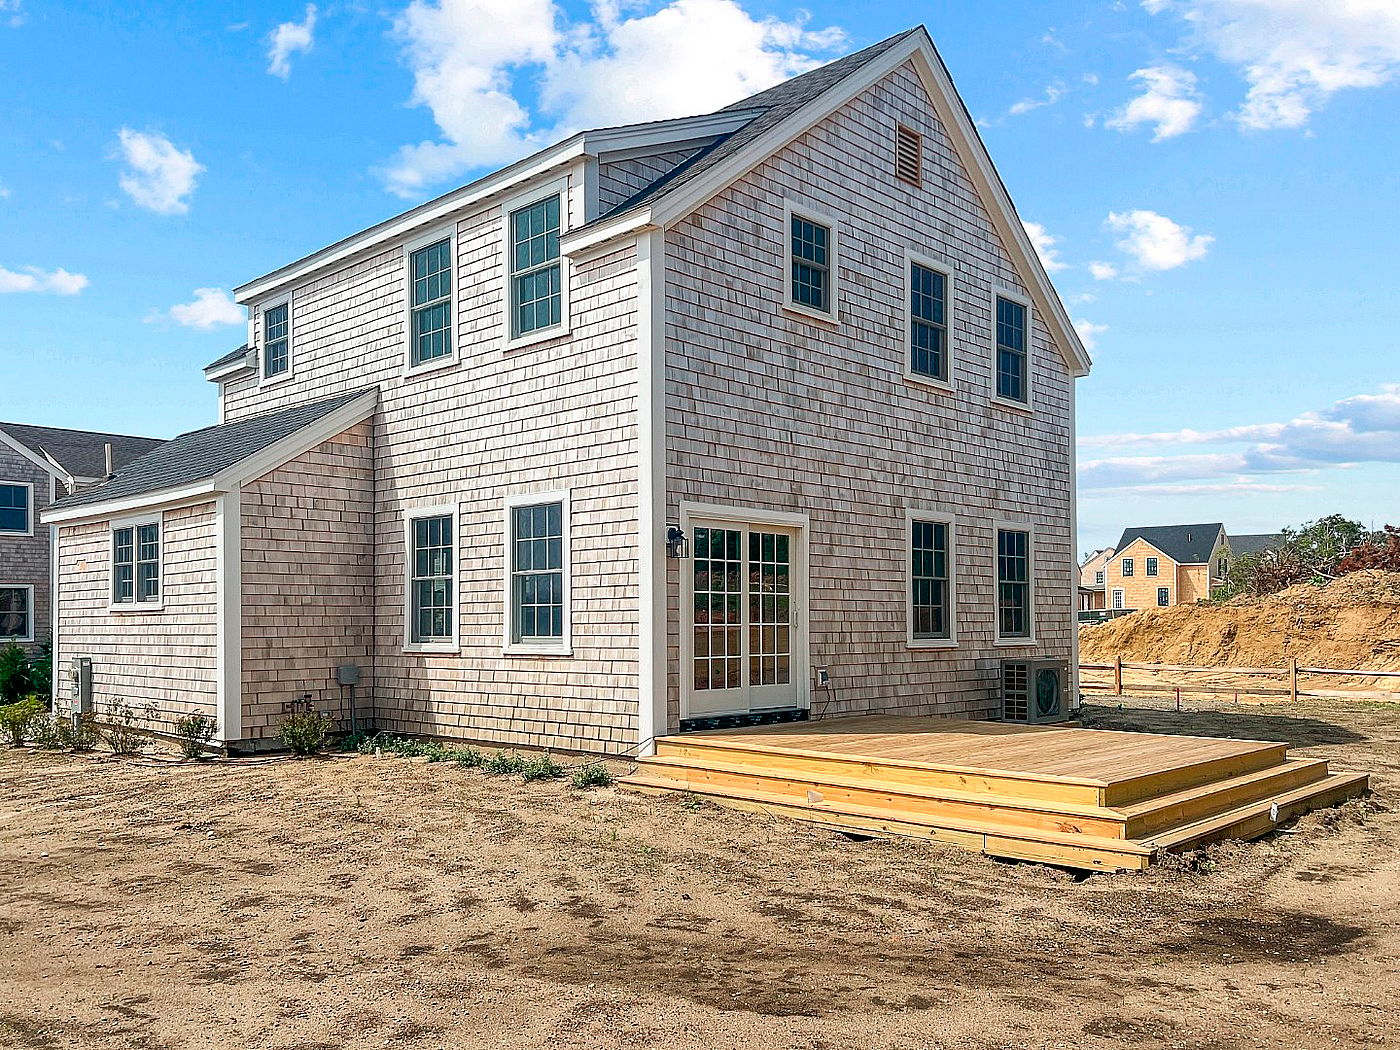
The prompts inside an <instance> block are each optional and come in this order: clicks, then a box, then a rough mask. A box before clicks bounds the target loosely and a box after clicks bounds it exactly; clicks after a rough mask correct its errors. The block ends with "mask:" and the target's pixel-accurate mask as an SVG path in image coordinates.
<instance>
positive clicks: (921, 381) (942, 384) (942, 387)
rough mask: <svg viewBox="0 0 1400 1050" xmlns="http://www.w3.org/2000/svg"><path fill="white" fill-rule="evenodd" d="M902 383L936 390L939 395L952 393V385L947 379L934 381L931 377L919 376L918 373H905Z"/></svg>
mask: <svg viewBox="0 0 1400 1050" xmlns="http://www.w3.org/2000/svg"><path fill="white" fill-rule="evenodd" d="M904 381H905V382H906V383H910V384H912V385H913V386H922V387H927V388H928V389H930V390H936V391H938V393H940V394H951V393H954V390H953V383H952V381H951V380H948V379H935V378H933V376H925V375H920V374H919V373H918V372H905V373H904Z"/></svg>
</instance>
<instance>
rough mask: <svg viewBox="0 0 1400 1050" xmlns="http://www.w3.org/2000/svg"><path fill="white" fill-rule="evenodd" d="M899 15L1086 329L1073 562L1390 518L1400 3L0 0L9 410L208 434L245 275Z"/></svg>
mask: <svg viewBox="0 0 1400 1050" xmlns="http://www.w3.org/2000/svg"><path fill="white" fill-rule="evenodd" d="M916 21H922V22H924V23H925V24H926V25H928V27H929V29H930V31H931V33H932V35H933V37H934V40H935V42H936V43H937V45H938V46H939V48H940V50H941V51H942V53H943V56H944V58H945V60H946V61H947V63H948V65H949V67H950V69H951V71H952V73H953V76H954V79H955V80H956V82H957V84H958V86H959V88H960V89H961V91H962V93H963V96H964V98H965V99H966V101H967V103H968V106H969V108H970V109H971V111H972V113H973V115H974V117H975V118H976V119H977V120H978V122H979V124H980V125H981V128H982V133H983V135H984V137H985V139H986V141H987V144H988V146H989V148H990V149H991V152H992V156H993V157H994V159H995V160H996V162H997V164H998V166H999V167H1000V169H1001V171H1002V174H1003V177H1004V179H1005V181H1006V183H1007V185H1008V187H1009V188H1010V190H1011V193H1012V196H1013V197H1014V199H1015V200H1016V202H1017V205H1018V207H1019V209H1020V211H1021V215H1022V217H1023V219H1025V220H1026V221H1027V222H1028V223H1031V224H1034V225H1033V234H1034V236H1035V237H1036V238H1037V239H1038V240H1039V241H1040V244H1041V246H1042V254H1043V256H1044V257H1045V258H1046V260H1047V263H1048V265H1049V266H1050V267H1051V268H1052V270H1053V274H1052V275H1053V277H1054V278H1055V281H1056V283H1057V285H1058V286H1059V288H1060V291H1061V294H1062V295H1063V297H1064V299H1065V301H1066V303H1067V305H1068V306H1069V309H1070V312H1071V314H1072V315H1073V316H1074V317H1075V318H1076V320H1077V322H1078V323H1079V324H1080V326H1081V331H1083V332H1084V333H1085V335H1086V338H1087V340H1088V341H1089V342H1090V343H1091V344H1092V348H1093V354H1094V357H1095V360H1096V368H1095V371H1094V374H1093V375H1092V376H1091V377H1089V378H1088V379H1086V380H1084V381H1082V382H1081V384H1080V387H1079V410H1080V411H1079V431H1080V436H1081V442H1080V451H1079V458H1080V467H1081V500H1080V518H1081V537H1080V542H1081V546H1082V547H1084V548H1086V549H1087V548H1088V547H1090V546H1096V545H1101V544H1103V543H1106V542H1111V541H1112V540H1113V539H1114V538H1116V536H1117V533H1118V531H1119V530H1120V529H1121V528H1122V527H1123V526H1124V525H1129V524H1146V523H1159V522H1172V521H1209V520H1224V521H1225V522H1226V524H1227V526H1228V527H1229V528H1231V529H1232V530H1234V531H1237V532H1251V531H1264V530H1273V529H1275V528H1277V527H1278V526H1280V525H1283V524H1288V523H1294V522H1299V521H1302V520H1306V519H1310V518H1314V517H1317V516H1320V515H1322V514H1325V513H1330V512H1332V511H1341V512H1343V513H1346V514H1349V515H1352V516H1355V517H1358V518H1360V519H1362V520H1363V521H1366V522H1367V523H1373V522H1374V523H1376V524H1381V523H1384V522H1387V521H1391V522H1400V507H1397V505H1396V496H1395V494H1396V492H1397V491H1400V386H1398V385H1397V384H1400V346H1397V337H1396V335H1395V324H1394V320H1393V313H1394V307H1395V303H1396V300H1397V296H1396V292H1395V283H1396V278H1397V274H1400V266H1398V265H1397V263H1400V249H1398V248H1397V244H1400V218H1397V209H1396V202H1397V200H1400V192H1397V191H1400V137H1397V136H1396V135H1395V134H1394V128H1395V126H1396V121H1397V117H1400V5H1397V4H1395V3H1394V2H1393V0H1144V2H1137V0H1132V2H1128V0H1124V2H1118V3H1114V2H1095V3H1082V2H1069V0H1063V2H1045V3H1034V4H1031V3H1009V2H986V0H984V2H972V0H967V2H961V3H952V2H946V3H925V4H917V3H916V4H913V5H909V4H904V5H892V4H887V3H875V2H850V0H848V2H843V3H839V4H838V3H807V4H804V5H802V6H800V7H799V6H798V5H795V4H787V3H759V2H735V0H673V2H670V3H660V2H652V3H626V2H623V3H615V2H614V3H592V4H589V3H553V2H550V0H455V2H454V0H440V2H439V0H433V2H431V3H429V2H423V0H419V2H417V3H412V4H410V3H407V2H405V0H386V2H384V3H380V4H361V3H350V4H341V3H332V2H326V3H321V4H318V5H316V6H314V7H309V6H308V5H306V4H305V3H304V2H276V3H264V2H257V0H251V2H244V3H239V4H237V5H232V4H230V5H219V4H213V3H201V4H185V3H169V4H161V3H147V4H142V5H139V9H138V5H116V4H113V5H110V7H108V6H106V5H97V4H64V3H50V2H45V0H0V69H3V70H4V71H5V73H6V75H5V76H4V77H3V78H0V363H3V377H4V378H3V380H0V419H10V420H17V421H24V422H37V423H48V424H53V425H62V426H75V427H90V428H93V429H109V430H114V431H126V432H131V433H137V434H151V435H156V436H170V435H173V434H175V433H179V432H181V431H184V430H188V429H192V428H195V427H199V426H204V425H207V424H208V423H210V422H212V421H213V419H214V413H215V408H214V388H213V386H212V385H211V384H208V383H206V382H205V381H204V379H203V377H202V375H201V374H200V366H202V365H203V364H205V363H206V362H208V361H209V360H212V359H213V358H214V357H217V356H219V355H220V354H222V353H224V352H226V351H227V350H229V349H232V348H233V347H234V346H237V345H238V343H239V342H241V333H242V329H241V328H240V327H239V325H238V324H237V323H235V319H236V318H237V316H238V312H237V311H236V310H234V309H233V308H232V307H231V306H230V304H229V301H228V298H227V291H228V289H230V288H232V287H233V286H234V285H237V284H239V283H241V282H243V281H246V280H248V279H250V278H252V277H255V276H258V275H259V274H262V273H264V272H266V271H268V270H270V269H272V268H274V267H276V266H278V265H280V264H282V263H284V262H287V261H290V260H291V259H293V258H296V257H298V256H300V255H303V254H305V253H306V252H308V251H310V250H313V249H315V248H317V247H320V246H321V245H324V244H326V243H329V242H331V241H333V240H336V239H338V238H339V237H341V236H344V235H345V234H347V233H350V232H352V231H354V230H356V229H359V228H361V227H364V226H366V225H369V224H370V223H372V222H375V221H378V220H379V219H382V218H384V217H386V216H388V215H391V214H393V213H395V212H397V211H399V210H402V209H403V208H404V207H406V206H408V205H410V204H412V203H415V202H416V201H418V200H422V199H425V198H427V197H429V196H433V195H435V194H437V193H439V192H442V191H443V190H445V189H448V188H450V187H451V186H453V185H456V184H460V183H461V182H462V181H465V180H467V179H469V178H470V177H472V176H473V175H475V174H479V173H480V172H481V171H483V170H488V169H490V168H493V167H495V166H498V165H499V164H500V163H503V162H505V161H508V160H510V159H511V158H513V157H515V156H518V155H520V154H522V153H524V152H526V151H528V150H529V149H532V148H534V147H535V146H537V145H540V144H543V143H545V142H547V141H549V140H551V139H554V138H557V137H559V136H560V135H562V134H564V133H567V132H568V131H570V130H572V129H574V128H576V127H579V126H592V125H596V124H606V123H609V122H617V121H621V120H630V119H647V118H650V117H661V116H672V115H678V114H680V113H685V112H696V111H705V110H708V109H712V108H715V107H716V106H718V105H722V104H724V103H727V102H729V101H731V100H732V99H734V98H737V97H740V96H742V95H744V94H747V93H749V92H750V91H753V90H758V89H760V88H762V87H765V86H767V84H769V83H771V82H773V81H774V80H776V79H780V78H782V77H784V76H787V75H790V74H791V73H794V72H797V71H799V70H801V69H803V68H806V67H807V66H810V65H812V64H815V63H819V62H820V61H823V60H826V59H829V58H831V57H835V56H836V55H839V54H841V53H844V52H847V51H850V50H854V49H856V48H858V47H861V46H864V45H865V44H868V43H871V42H874V41H875V40H878V39H881V38H882V37H885V36H888V35H890V34H891V33H894V32H897V31H899V30H901V29H904V28H907V26H908V25H910V24H912V23H914V22H916ZM59 71H61V74H60V73H59Z"/></svg>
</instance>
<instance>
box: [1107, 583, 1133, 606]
mask: <svg viewBox="0 0 1400 1050" xmlns="http://www.w3.org/2000/svg"><path fill="white" fill-rule="evenodd" d="M1108 607H1109V608H1110V609H1126V608H1127V607H1128V592H1127V591H1125V590H1124V589H1123V588H1122V587H1115V588H1113V591H1112V593H1111V594H1110V595H1109V603H1108Z"/></svg>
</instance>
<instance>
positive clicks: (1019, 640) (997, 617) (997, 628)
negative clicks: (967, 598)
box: [992, 518, 1039, 648]
mask: <svg viewBox="0 0 1400 1050" xmlns="http://www.w3.org/2000/svg"><path fill="white" fill-rule="evenodd" d="M1035 528H1036V527H1035V524H1034V523H1033V522H1029V521H1017V520H1015V519H1013V518H998V519H996V520H994V521H993V522H992V631H993V640H992V644H993V645H999V646H1004V647H1007V648H1013V647H1016V646H1020V647H1021V648H1026V647H1028V646H1034V645H1037V644H1039V643H1038V642H1037V641H1036V634H1035V632H1036V615H1035V592H1036V585H1035V581H1036V571H1035ZM1002 531H1009V532H1024V533H1025V534H1026V621H1027V622H1026V634H1025V635H1024V636H1019V635H1018V636H1017V637H1015V638H1004V637H1002V633H1001V570H1000V567H999V566H998V564H997V558H998V548H999V543H998V541H997V534H998V533H999V532H1002Z"/></svg>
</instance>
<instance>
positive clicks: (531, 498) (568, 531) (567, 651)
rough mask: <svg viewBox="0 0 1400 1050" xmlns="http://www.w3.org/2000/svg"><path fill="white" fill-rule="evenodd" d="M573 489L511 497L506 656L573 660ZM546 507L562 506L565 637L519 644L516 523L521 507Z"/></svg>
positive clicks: (506, 509)
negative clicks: (516, 511) (515, 585)
mask: <svg viewBox="0 0 1400 1050" xmlns="http://www.w3.org/2000/svg"><path fill="white" fill-rule="evenodd" d="M570 495H571V494H570V490H569V489H548V490H544V491H526V492H512V493H509V494H507V496H506V498H505V500H504V502H503V505H502V515H501V525H502V532H501V541H502V542H501V552H502V557H501V568H502V587H501V589H502V594H501V598H502V603H501V607H502V617H501V653H502V655H505V656H572V655H573V648H574V647H573V631H574V617H573V601H574V588H573V581H572V579H571V576H572V573H573V529H572V524H571V521H570V514H569V510H570V507H569V503H570ZM542 503H558V504H560V505H561V506H560V521H559V523H560V531H561V532H562V534H563V535H562V538H561V543H560V578H561V579H562V580H563V583H564V599H563V603H564V610H563V612H564V622H563V632H564V633H563V636H562V637H560V638H559V639H558V640H554V641H537V640H525V641H522V640H517V639H516V637H515V588H514V586H513V577H514V574H515V531H514V526H513V522H512V520H511V519H512V518H513V517H514V511H515V509H516V508H517V507H534V506H538V505H539V504H542Z"/></svg>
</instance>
